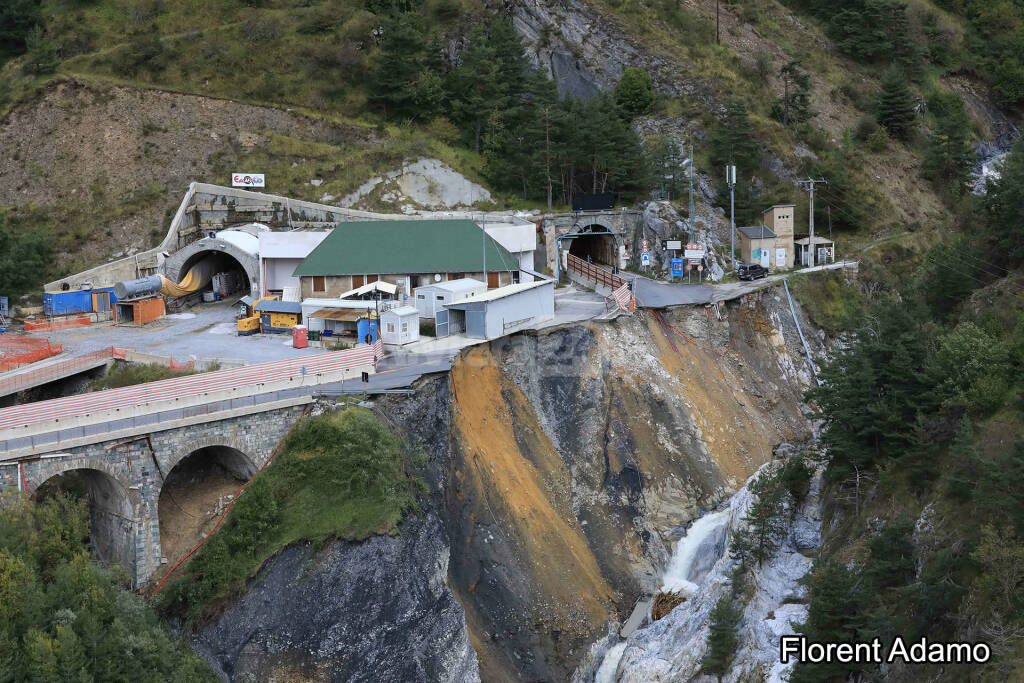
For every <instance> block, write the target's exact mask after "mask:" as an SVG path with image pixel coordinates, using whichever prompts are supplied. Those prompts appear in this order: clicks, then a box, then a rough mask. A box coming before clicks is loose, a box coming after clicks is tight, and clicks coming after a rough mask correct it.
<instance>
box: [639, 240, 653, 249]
mask: <svg viewBox="0 0 1024 683" xmlns="http://www.w3.org/2000/svg"><path fill="white" fill-rule="evenodd" d="M650 250H651V244H650V242H648V241H647V240H641V241H640V251H650Z"/></svg>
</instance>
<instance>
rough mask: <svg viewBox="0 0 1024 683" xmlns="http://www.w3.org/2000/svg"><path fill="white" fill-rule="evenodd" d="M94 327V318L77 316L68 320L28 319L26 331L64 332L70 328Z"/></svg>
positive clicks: (26, 320)
mask: <svg viewBox="0 0 1024 683" xmlns="http://www.w3.org/2000/svg"><path fill="white" fill-rule="evenodd" d="M87 325H92V318H90V317H89V316H87V315H77V316H74V317H67V318H53V319H52V320H51V319H50V318H26V319H25V331H26V332H35V331H37V330H64V329H67V328H69V327H86V326H87Z"/></svg>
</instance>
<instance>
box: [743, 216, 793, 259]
mask: <svg viewBox="0 0 1024 683" xmlns="http://www.w3.org/2000/svg"><path fill="white" fill-rule="evenodd" d="M795 209H796V205H795V204H776V205H775V206H770V207H768V208H767V209H765V210H764V211H763V212H762V213H761V224H760V225H751V226H743V227H737V228H736V238H737V242H738V245H737V246H738V247H739V251H740V259H741V260H742V261H743V262H744V263H759V264H761V265H762V266H764V267H765V268H773V267H774V268H780V269H786V268H792V267H793V264H794V263H795V257H796V252H795V250H794V245H793V213H794V210H795Z"/></svg>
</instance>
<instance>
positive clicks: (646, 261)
mask: <svg viewBox="0 0 1024 683" xmlns="http://www.w3.org/2000/svg"><path fill="white" fill-rule="evenodd" d="M640 265H642V266H649V265H651V255H650V254H648V253H647V252H646V251H645V252H644V253H642V254H640Z"/></svg>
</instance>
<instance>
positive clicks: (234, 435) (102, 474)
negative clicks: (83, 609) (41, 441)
mask: <svg viewBox="0 0 1024 683" xmlns="http://www.w3.org/2000/svg"><path fill="white" fill-rule="evenodd" d="M305 407H306V406H305V405H303V404H299V405H292V406H288V407H280V408H277V409H275V410H272V411H268V412H257V413H250V414H244V415H238V416H233V417H226V418H224V419H219V420H214V421H208V422H200V423H197V424H189V425H184V426H177V427H172V428H168V429H161V430H156V431H152V432H146V433H143V434H138V435H136V436H132V437H130V438H123V437H122V438H114V439H107V440H103V441H96V442H95V443H90V444H86V445H81V446H75V447H71V448H68V449H66V450H63V451H61V452H59V453H49V454H45V455H41V456H38V457H36V458H34V459H23V460H21V461H16V462H4V463H0V489H2V490H11V489H14V490H19V491H20V495H26V496H28V497H32V496H34V495H35V493H36V491H37V490H38V489H39V487H40V486H42V485H43V484H45V483H46V482H49V481H51V480H52V479H54V478H55V477H60V476H63V475H66V474H68V473H71V472H76V473H78V474H79V475H81V479H82V481H83V482H84V483H85V486H86V489H87V494H88V497H89V504H90V517H91V523H92V544H93V548H94V550H95V552H96V555H97V557H98V558H99V559H100V561H101V562H104V563H106V564H120V565H122V566H123V567H125V569H126V570H127V571H128V574H129V576H130V577H131V579H132V583H133V584H134V585H136V586H137V585H141V584H143V583H145V582H146V580H148V579H149V577H150V576H151V575H152V574H153V573H154V572H156V571H157V570H158V569H159V568H160V566H161V564H162V563H163V562H164V559H163V555H162V552H161V545H160V493H161V491H162V489H163V484H164V482H165V481H166V479H167V478H168V477H169V476H170V474H171V473H172V472H173V471H174V468H175V467H177V466H178V465H180V464H181V463H182V462H183V461H185V460H186V459H187V458H189V457H190V456H191V457H193V458H199V457H201V458H212V459H215V460H216V461H217V462H218V464H220V465H221V466H223V467H224V469H226V470H227V471H228V472H230V473H231V474H233V475H234V476H236V477H238V478H239V479H248V478H249V477H251V476H252V475H253V474H255V473H256V471H257V470H258V469H259V468H260V467H262V466H263V465H264V464H265V463H266V462H267V460H268V459H269V458H270V456H271V454H272V453H273V451H274V448H275V447H276V446H277V444H278V443H279V442H280V441H281V439H282V438H283V437H284V436H285V435H286V434H287V433H288V430H289V429H291V427H292V425H294V424H295V422H296V421H297V420H298V419H299V417H300V416H301V415H302V413H303V411H304V410H305ZM8 495H13V492H12V493H9V494H8Z"/></svg>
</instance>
